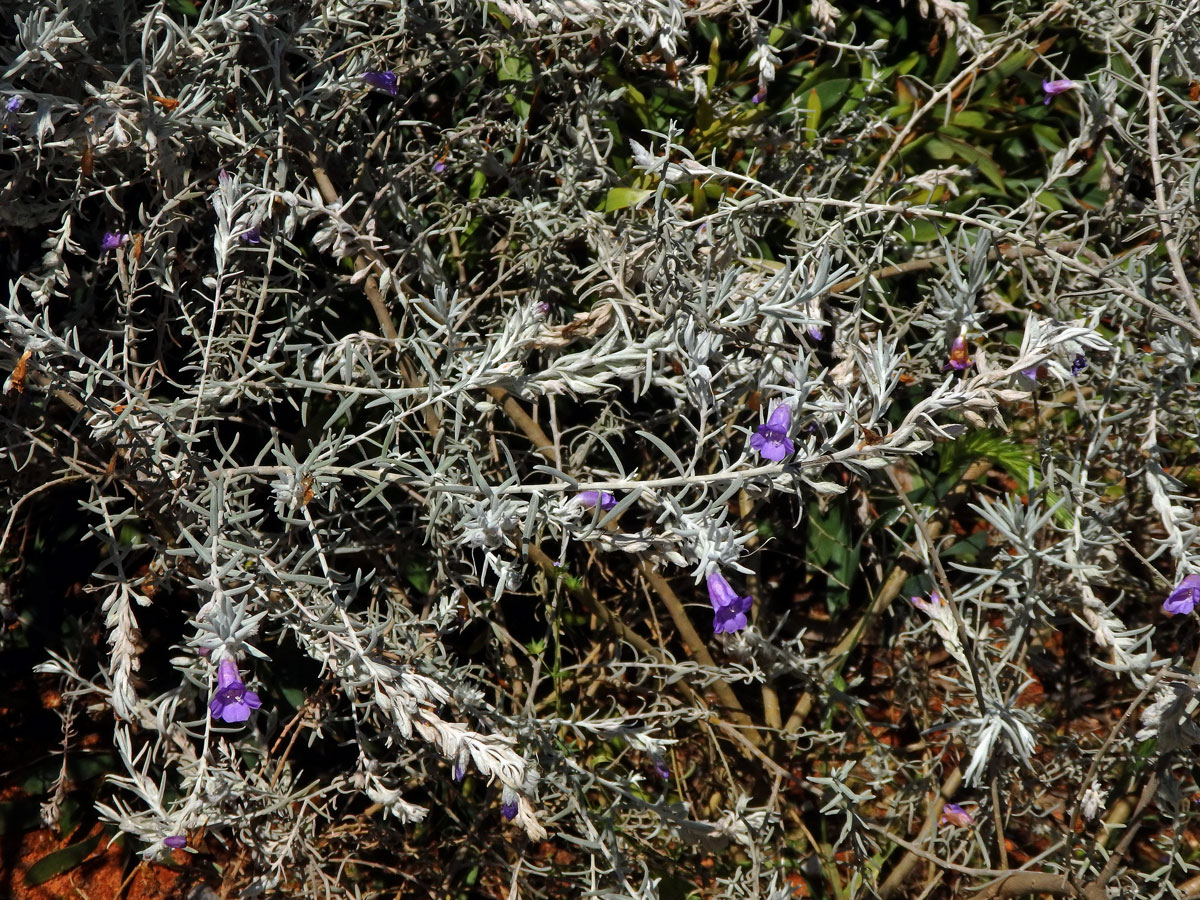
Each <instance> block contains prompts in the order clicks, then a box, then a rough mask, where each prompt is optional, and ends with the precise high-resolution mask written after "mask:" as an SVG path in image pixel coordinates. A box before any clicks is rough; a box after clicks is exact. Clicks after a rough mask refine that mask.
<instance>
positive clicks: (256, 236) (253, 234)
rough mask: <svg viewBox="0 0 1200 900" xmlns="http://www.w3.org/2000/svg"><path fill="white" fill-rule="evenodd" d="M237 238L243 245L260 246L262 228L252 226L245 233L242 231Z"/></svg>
mask: <svg viewBox="0 0 1200 900" xmlns="http://www.w3.org/2000/svg"><path fill="white" fill-rule="evenodd" d="M239 237H240V238H241V239H242V241H243V242H244V243H247V244H261V243H262V228H261V227H260V226H258V225H253V226H251V227H250V228H247V229H246V230H245V231H243V232H242V233H241V234H240V235H239Z"/></svg>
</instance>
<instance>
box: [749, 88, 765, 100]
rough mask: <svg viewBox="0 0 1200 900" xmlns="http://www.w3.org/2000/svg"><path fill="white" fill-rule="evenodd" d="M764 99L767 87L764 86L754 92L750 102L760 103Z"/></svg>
mask: <svg viewBox="0 0 1200 900" xmlns="http://www.w3.org/2000/svg"><path fill="white" fill-rule="evenodd" d="M766 99H767V89H766V88H765V87H760V88H759V89H758V93H756V94H755V95H754V96H753V97H751V98H750V102H751V103H762V102H763V101H764V100H766Z"/></svg>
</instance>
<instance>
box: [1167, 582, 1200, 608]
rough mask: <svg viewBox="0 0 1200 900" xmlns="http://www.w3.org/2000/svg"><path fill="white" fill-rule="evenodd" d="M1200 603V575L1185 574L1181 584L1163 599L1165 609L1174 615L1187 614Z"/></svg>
mask: <svg viewBox="0 0 1200 900" xmlns="http://www.w3.org/2000/svg"><path fill="white" fill-rule="evenodd" d="M1197 603H1200V575H1185V576H1183V580H1182V581H1181V582H1179V586H1178V587H1177V588H1175V590H1173V591H1171V593H1170V594H1168V595H1167V599H1166V600H1164V601H1163V605H1162V608H1163V611H1164V612H1166V613H1168V614H1170V615H1172V616H1177V615H1185V616H1186V615H1187V614H1188V613H1190V612H1191V611H1192V610H1193V609H1195V608H1196V604H1197Z"/></svg>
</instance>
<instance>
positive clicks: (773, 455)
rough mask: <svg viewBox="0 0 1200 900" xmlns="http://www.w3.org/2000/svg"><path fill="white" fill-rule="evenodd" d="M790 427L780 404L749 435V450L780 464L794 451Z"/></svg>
mask: <svg viewBox="0 0 1200 900" xmlns="http://www.w3.org/2000/svg"><path fill="white" fill-rule="evenodd" d="M791 427H792V408H791V407H790V406H788V405H787V404H786V403H781V404H779V406H777V407H775V408H774V409H773V410H771V417H770V418H769V419H767V424H765V425H759V426H758V428H756V429H754V434H752V435H750V448H751V449H752V450H757V451H758V453H759V455H760V456H762V458H763V459H769V460H771V461H772V462H780V461H781V460H783V459H784V458H785V457H788V456H791V455H792V453H793V452H795V449H796V445H795V444H793V443H792V441H791V439H790V438H789V437H788V431H789V430H790V429H791ZM710 577H711V576H710Z"/></svg>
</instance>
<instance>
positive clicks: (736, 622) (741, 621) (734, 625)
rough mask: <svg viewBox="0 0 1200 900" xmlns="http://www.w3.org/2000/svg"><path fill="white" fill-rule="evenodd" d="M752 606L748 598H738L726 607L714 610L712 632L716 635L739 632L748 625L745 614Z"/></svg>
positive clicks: (751, 601)
mask: <svg viewBox="0 0 1200 900" xmlns="http://www.w3.org/2000/svg"><path fill="white" fill-rule="evenodd" d="M753 605H754V601H753V600H752V599H751V598H750V597H748V596H747V597H738V598H737V600H736V601H735V602H733V603H731V604H729V605H728V606H722V607H721V608H720V609H718V610H714V611H713V631H714V632H715V633H716V634H733V633H734V632H735V631H741V630H742V629H743V628H745V627H746V626H747V625H748V624H749V620H748V619H747V618H746V613H748V612H750V607H751V606H753Z"/></svg>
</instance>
